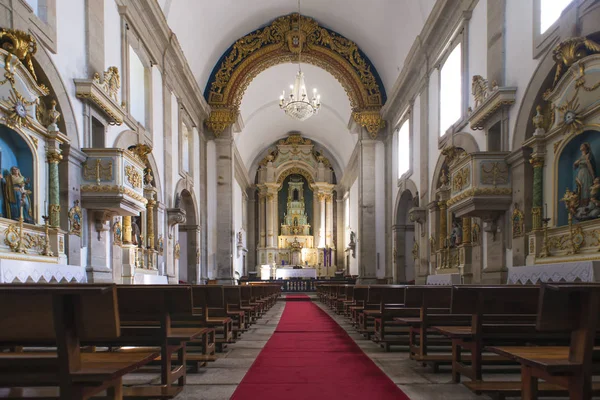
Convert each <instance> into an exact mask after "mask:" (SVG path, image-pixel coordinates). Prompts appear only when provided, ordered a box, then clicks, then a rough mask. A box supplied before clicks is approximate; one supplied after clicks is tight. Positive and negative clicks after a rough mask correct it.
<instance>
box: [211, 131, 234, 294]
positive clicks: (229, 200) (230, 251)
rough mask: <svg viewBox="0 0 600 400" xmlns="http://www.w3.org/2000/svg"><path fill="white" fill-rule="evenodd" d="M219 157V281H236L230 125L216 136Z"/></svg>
mask: <svg viewBox="0 0 600 400" xmlns="http://www.w3.org/2000/svg"><path fill="white" fill-rule="evenodd" d="M214 140H215V149H216V160H217V165H216V168H217V171H216V172H217V174H216V175H217V235H216V242H217V254H216V267H217V268H216V272H217V276H216V278H217V282H218V283H221V284H232V283H234V278H233V255H234V248H233V235H234V230H233V182H234V170H235V169H234V159H235V158H234V147H233V146H234V142H233V136H232V131H231V127H229V128H227V129H226V130H225V131H224V132H223V133H221V135H219V137H218V138H215V139H214Z"/></svg>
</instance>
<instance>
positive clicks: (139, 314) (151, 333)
mask: <svg viewBox="0 0 600 400" xmlns="http://www.w3.org/2000/svg"><path fill="white" fill-rule="evenodd" d="M117 293H118V296H119V311H120V314H121V325H122V329H121V332H122V335H121V337H120V338H119V339H118V340H115V341H108V342H106V343H105V344H106V345H108V346H136V347H140V346H142V347H145V346H159V347H160V352H161V354H160V358H159V361H160V365H161V383H162V384H163V385H166V386H170V385H172V384H173V383H175V382H177V384H178V385H179V386H183V385H185V381H186V366H187V365H193V366H195V367H196V368H197V366H198V363H203V362H205V361H207V357H204V356H205V355H206V353H208V352H210V351H211V346H212V347H213V348H214V338H215V333H214V329H212V328H210V327H206V326H203V325H202V321H201V319H200V318H194V316H193V305H192V287H191V286H189V285H119V286H117ZM184 317H185V318H186V320H187V321H188V322H190V323H188V324H186V325H185V326H181V325H179V324H178V320H179V319H181V318H184ZM191 342H195V343H201V344H202V345H203V347H204V348H205V349H206V351H205V352H203V353H202V357H198V355H197V354H195V355H194V356H192V355H191V354H188V351H187V344H188V343H191ZM126 351H127V352H135V351H138V350H137V349H127V350H126ZM213 351H214V350H213Z"/></svg>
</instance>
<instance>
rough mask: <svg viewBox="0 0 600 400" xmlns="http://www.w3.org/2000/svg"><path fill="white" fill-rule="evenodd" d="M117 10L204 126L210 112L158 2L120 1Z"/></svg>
mask: <svg viewBox="0 0 600 400" xmlns="http://www.w3.org/2000/svg"><path fill="white" fill-rule="evenodd" d="M119 2H120V3H121V5H122V6H121V7H120V12H121V13H122V14H123V15H124V16H125V17H126V18H127V19H128V20H129V21H130V22H131V24H132V25H133V28H134V29H135V31H136V32H137V33H138V35H139V37H140V40H141V41H142V42H143V44H144V46H145V47H146V49H147V51H148V53H149V54H150V57H151V58H152V61H153V63H155V64H156V66H157V67H158V68H159V69H160V70H161V72H162V74H163V80H165V82H164V83H165V84H167V85H168V86H169V87H170V88H172V90H173V91H174V92H176V94H177V97H178V98H180V99H181V101H182V102H183V103H184V105H185V108H186V109H187V110H189V111H190V117H191V118H192V120H193V121H194V124H195V125H196V126H198V127H199V128H198V129H199V130H202V129H201V128H200V127H201V126H203V121H204V119H205V118H206V117H207V116H208V115H209V114H210V106H209V105H208V103H207V102H206V100H205V98H204V96H203V95H202V91H201V90H200V87H199V86H198V82H197V81H196V78H195V77H194V74H193V72H192V70H191V68H190V66H189V64H188V62H187V59H186V57H185V55H184V53H183V50H182V49H181V46H180V44H179V41H178V40H177V36H176V35H175V34H174V33H173V31H172V30H171V28H169V25H168V23H167V20H166V18H165V16H164V14H163V12H162V10H161V8H160V5H159V4H158V2H157V1H147V0H130V1H127V3H126V5H125V2H124V1H123V0H120V1H119Z"/></svg>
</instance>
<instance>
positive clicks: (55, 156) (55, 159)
mask: <svg viewBox="0 0 600 400" xmlns="http://www.w3.org/2000/svg"><path fill="white" fill-rule="evenodd" d="M61 153H62V152H61V151H60V150H59V149H49V150H48V151H47V152H46V160H48V163H50V164H58V163H59V162H61V161H62V159H63V156H62V154H61Z"/></svg>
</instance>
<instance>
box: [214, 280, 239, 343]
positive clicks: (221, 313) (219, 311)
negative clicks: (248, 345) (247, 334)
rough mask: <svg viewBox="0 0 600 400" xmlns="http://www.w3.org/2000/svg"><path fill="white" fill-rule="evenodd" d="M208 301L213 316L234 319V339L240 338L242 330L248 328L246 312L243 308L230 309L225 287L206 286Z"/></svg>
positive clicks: (232, 330)
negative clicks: (226, 299)
mask: <svg viewBox="0 0 600 400" xmlns="http://www.w3.org/2000/svg"><path fill="white" fill-rule="evenodd" d="M206 301H207V302H208V311H209V313H210V315H211V316H214V317H229V318H231V319H232V321H233V324H232V329H231V332H232V334H233V340H237V339H239V338H240V336H241V334H242V332H244V331H245V330H246V313H245V312H244V311H242V310H233V309H231V310H229V308H228V307H227V302H226V301H225V288H224V287H223V286H221V285H208V286H206Z"/></svg>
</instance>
